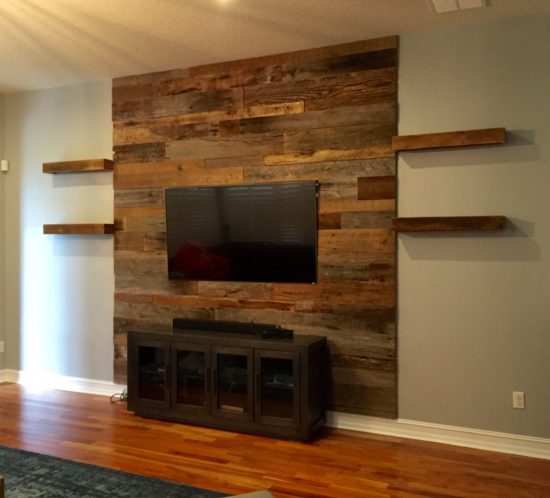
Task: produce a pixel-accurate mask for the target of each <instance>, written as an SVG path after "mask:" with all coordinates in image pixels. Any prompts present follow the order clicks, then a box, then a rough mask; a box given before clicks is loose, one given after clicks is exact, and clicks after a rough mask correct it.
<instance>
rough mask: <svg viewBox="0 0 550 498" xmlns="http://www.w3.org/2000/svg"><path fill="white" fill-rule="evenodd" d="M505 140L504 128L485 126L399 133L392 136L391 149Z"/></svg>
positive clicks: (427, 147) (434, 147)
mask: <svg viewBox="0 0 550 498" xmlns="http://www.w3.org/2000/svg"><path fill="white" fill-rule="evenodd" d="M505 142H506V128H486V129H482V130H463V131H449V132H444V133H427V134H423V135H400V136H396V137H393V138H392V149H393V150H395V151H400V150H421V149H442V148H447V147H464V146H472V145H499V144H503V143H505Z"/></svg>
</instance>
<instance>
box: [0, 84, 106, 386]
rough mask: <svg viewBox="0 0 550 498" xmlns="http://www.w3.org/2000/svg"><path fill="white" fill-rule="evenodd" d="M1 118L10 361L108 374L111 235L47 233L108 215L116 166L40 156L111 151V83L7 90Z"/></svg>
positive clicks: (44, 370) (24, 366)
mask: <svg viewBox="0 0 550 498" xmlns="http://www.w3.org/2000/svg"><path fill="white" fill-rule="evenodd" d="M5 119H6V123H7V126H6V130H5V139H6V150H5V153H6V155H7V156H8V157H9V159H10V163H11V169H10V172H9V174H8V175H7V176H5V178H4V180H5V195H6V208H7V209H6V212H7V213H9V215H8V216H6V220H5V235H6V240H8V241H9V244H7V246H6V248H5V250H6V259H5V261H6V288H7V290H8V292H7V293H6V298H5V306H6V342H7V345H8V348H7V351H6V355H5V368H8V369H16V370H23V371H25V373H27V374H30V375H34V374H36V375H37V376H38V377H39V378H47V376H48V375H57V374H58V375H67V376H73V377H83V378H89V379H96V380H106V381H112V364H113V353H112V349H113V348H112V321H113V292H114V276H113V239H112V236H76V235H75V236H69V235H43V234H42V225H43V224H45V223H71V222H72V223H91V222H112V219H113V188H112V173H107V172H101V173H88V174H82V173H81V174H67V175H47V174H43V173H42V163H43V162H48V161H62V160H70V159H90V158H100V157H107V158H109V157H111V156H112V125H111V82H110V81H105V82H99V83H90V84H85V85H78V86H71V87H66V88H57V89H53V90H43V91H37V92H25V93H15V94H8V95H6V96H5Z"/></svg>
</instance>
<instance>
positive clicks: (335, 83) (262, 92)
mask: <svg viewBox="0 0 550 498" xmlns="http://www.w3.org/2000/svg"><path fill="white" fill-rule="evenodd" d="M396 93H397V81H396V70H395V68H387V69H373V70H371V71H361V72H357V73H348V74H342V75H338V76H329V77H327V78H322V79H313V80H300V81H293V82H288V83H287V82H282V83H273V84H272V85H256V86H250V87H245V90H244V96H243V100H244V105H245V106H250V105H258V104H276V103H281V102H288V101H292V100H303V101H304V102H305V108H306V111H314V110H320V109H330V108H331V107H341V106H352V105H366V104H373V103H379V102H392V101H395V98H396Z"/></svg>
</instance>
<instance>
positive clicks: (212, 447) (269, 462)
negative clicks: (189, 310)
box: [0, 383, 550, 498]
mask: <svg viewBox="0 0 550 498" xmlns="http://www.w3.org/2000/svg"><path fill="white" fill-rule="evenodd" d="M0 445H3V446H9V447H13V448H21V449H24V450H28V451H35V452H38V453H43V454H47V455H53V456H58V457H61V458H68V459H71V460H75V461H79V462H84V463H91V464H95V465H100V466H104V467H109V468H114V469H119V470H123V471H126V472H133V473H138V474H142V475H146V476H150V477H156V478H162V479H168V480H172V481H176V482H182V483H185V484H190V485H194V486H198V487H202V488H208V489H214V490H217V491H220V492H223V493H228V494H237V493H244V492H249V491H253V490H258V489H269V490H270V491H271V492H272V493H273V494H274V496H275V497H276V498H296V497H301V498H421V497H423V498H426V497H432V498H433V497H439V498H443V497H447V498H451V497H453V498H476V497H484V498H487V497H502V498H504V497H514V498H522V497H540V498H542V497H548V496H550V461H547V460H538V459H534V458H527V457H521V456H514V455H508V454H503V453H493V452H488V451H481V450H475V449H470V448H461V447H458V446H448V445H443V444H437V443H430V442H425V441H415V440H411V439H402V438H398V437H390V436H383V435H376V434H368V433H359V432H352V431H344V430H331V429H325V430H324V431H323V432H322V433H321V435H319V436H317V437H316V438H315V439H313V440H312V441H310V442H309V443H301V442H295V441H286V440H279V439H271V438H267V437H260V436H251V435H247V434H238V433H234V432H227V431H221V430H216V429H207V428H203V427H195V426H189V425H184V424H176V423H171V422H167V421H159V420H152V419H145V418H141V417H136V416H135V415H133V414H132V413H130V412H128V411H127V410H126V405H125V403H110V402H109V398H108V397H105V396H96V395H86V394H78V393H70V392H63V391H53V390H45V391H38V390H30V389H25V388H23V387H21V386H19V385H16V384H9V383H3V384H0Z"/></svg>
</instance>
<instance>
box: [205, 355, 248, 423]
mask: <svg viewBox="0 0 550 498" xmlns="http://www.w3.org/2000/svg"><path fill="white" fill-rule="evenodd" d="M251 351H252V350H247V349H244V348H226V347H214V348H213V351H212V352H213V355H212V357H213V369H212V377H213V379H212V382H213V383H212V392H213V412H214V413H215V414H216V415H218V416H222V417H227V418H241V419H246V420H250V419H251V418H252V354H251Z"/></svg>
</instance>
